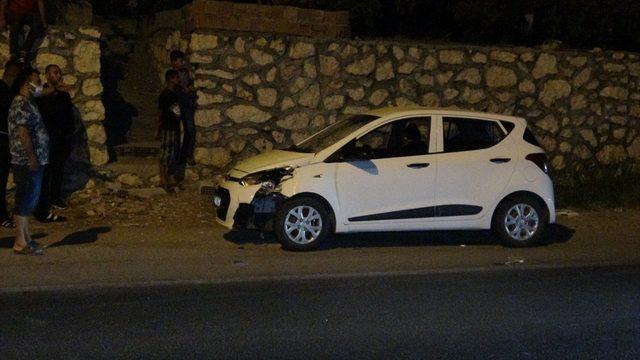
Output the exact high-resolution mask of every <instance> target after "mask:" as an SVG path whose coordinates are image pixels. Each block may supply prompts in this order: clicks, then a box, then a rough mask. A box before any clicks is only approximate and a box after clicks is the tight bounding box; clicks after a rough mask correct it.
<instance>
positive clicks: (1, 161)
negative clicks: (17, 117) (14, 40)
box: [0, 60, 22, 228]
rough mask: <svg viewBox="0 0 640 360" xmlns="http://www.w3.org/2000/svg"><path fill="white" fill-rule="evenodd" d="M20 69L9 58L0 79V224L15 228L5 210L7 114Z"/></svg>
mask: <svg viewBox="0 0 640 360" xmlns="http://www.w3.org/2000/svg"><path fill="white" fill-rule="evenodd" d="M20 69H22V64H20V63H19V62H17V61H15V60H9V61H7V63H6V64H5V65H4V75H3V76H2V80H0V226H2V227H5V228H15V227H16V225H15V224H14V223H13V220H12V219H11V217H10V216H9V212H8V211H7V180H8V178H9V171H11V153H10V151H9V133H8V129H7V128H8V126H9V125H8V123H7V121H8V119H7V118H8V116H9V107H10V106H11V101H12V100H13V93H12V91H11V86H12V85H13V81H14V80H15V79H16V77H17V76H18V73H19V72H20Z"/></svg>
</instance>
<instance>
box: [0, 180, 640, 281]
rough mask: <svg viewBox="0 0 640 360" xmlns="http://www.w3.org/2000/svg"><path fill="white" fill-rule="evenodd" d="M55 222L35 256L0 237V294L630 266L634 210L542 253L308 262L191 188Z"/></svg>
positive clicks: (582, 229)
mask: <svg viewBox="0 0 640 360" xmlns="http://www.w3.org/2000/svg"><path fill="white" fill-rule="evenodd" d="M143 197H144V196H143ZM60 214H62V215H64V216H67V217H68V221H67V222H66V223H55V224H42V223H38V222H37V221H35V220H34V221H32V230H33V232H34V237H35V238H37V240H38V241H39V242H40V243H41V244H43V245H45V246H47V248H46V249H45V255H44V256H39V257H25V256H17V255H14V254H13V253H12V252H11V247H12V244H13V239H14V232H13V230H7V229H3V230H1V232H0V267H2V268H3V271H2V272H0V292H2V291H5V292H6V291H14V292H15V291H26V290H29V289H31V290H33V289H42V288H50V287H54V288H55V287H65V288H66V287H77V286H80V287H87V286H89V287H96V286H97V287H101V286H138V285H140V284H149V283H157V282H161V283H166V282H168V283H207V282H228V281H239V280H243V279H244V280H247V279H256V278H258V279H260V278H265V277H266V278H285V279H287V278H295V277H318V276H320V277H321V276H349V275H350V274H359V275H361V274H381V273H384V274H389V273H390V274H396V273H413V272H440V271H462V270H464V271H469V269H480V270H491V269H509V268H516V267H518V268H521V267H534V268H535V267H545V268H546V267H574V266H594V265H611V264H640V241H639V240H640V236H639V235H638V234H639V233H640V209H636V208H618V209H615V208H614V209H600V210H583V209H572V211H561V212H560V215H559V216H558V224H557V225H556V226H554V227H553V228H552V229H551V232H550V236H549V242H548V243H547V244H545V245H543V246H537V247H532V248H524V249H514V248H508V247H505V246H503V245H502V244H501V243H500V242H498V241H497V240H496V238H495V237H494V236H493V235H492V234H491V233H490V232H488V231H449V232H440V231H439V232H414V233H366V234H348V235H339V236H335V237H333V238H332V239H329V241H327V242H325V243H324V244H321V246H320V248H319V249H318V250H317V251H314V252H307V253H296V252H289V251H284V250H283V249H282V248H281V247H280V245H279V244H278V243H277V242H276V240H275V238H274V236H273V235H271V234H268V233H267V234H261V233H260V232H257V231H242V232H229V231H227V230H226V229H224V228H222V227H221V226H219V225H218V224H217V223H216V222H215V220H214V219H215V217H214V208H213V205H212V203H211V198H210V196H204V195H200V194H199V193H198V189H197V188H195V187H191V188H189V189H187V190H185V191H181V192H179V193H177V194H164V195H159V196H153V197H151V198H148V199H147V198H139V197H136V196H131V195H125V194H123V193H122V192H118V191H111V190H108V188H106V187H104V186H96V187H94V188H92V189H88V190H85V191H83V192H79V193H76V194H74V195H73V197H72V198H71V201H70V208H69V209H68V210H65V211H62V212H60Z"/></svg>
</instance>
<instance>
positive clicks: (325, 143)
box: [286, 115, 378, 153]
mask: <svg viewBox="0 0 640 360" xmlns="http://www.w3.org/2000/svg"><path fill="white" fill-rule="evenodd" d="M375 119H378V117H377V116H374V115H354V116H351V117H349V118H347V119H344V120H342V121H339V122H337V123H335V124H333V125H331V126H329V127H328V128H326V129H324V130H321V131H320V132H318V133H316V134H314V135H313V136H311V137H310V138H308V139H306V140H304V141H303V142H301V143H299V144H296V145H294V146H291V147H290V148H288V149H286V150H289V151H296V152H304V153H317V152H319V151H320V150H323V149H326V148H327V147H329V146H331V145H333V144H334V143H336V142H337V141H339V140H341V139H343V138H344V137H345V136H347V135H349V134H351V133H352V132H354V131H356V130H358V129H359V128H361V127H362V126H364V125H366V124H368V123H369V122H371V121H373V120H375Z"/></svg>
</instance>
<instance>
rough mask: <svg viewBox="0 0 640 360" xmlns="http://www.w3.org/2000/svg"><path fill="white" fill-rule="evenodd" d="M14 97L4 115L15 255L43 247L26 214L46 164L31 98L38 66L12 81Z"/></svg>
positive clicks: (38, 88)
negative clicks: (13, 189)
mask: <svg viewBox="0 0 640 360" xmlns="http://www.w3.org/2000/svg"><path fill="white" fill-rule="evenodd" d="M13 90H14V93H16V94H17V95H16V97H15V98H14V99H13V101H12V102H11V107H10V108H9V117H8V130H9V131H8V132H9V147H10V152H11V165H12V167H13V174H14V175H13V176H14V180H15V183H16V196H15V207H14V210H13V215H14V223H15V224H16V240H15V242H14V244H13V252H14V253H15V254H19V255H42V254H43V249H42V247H41V246H40V245H38V244H37V243H36V242H35V241H34V240H33V239H32V238H31V232H30V231H29V217H30V216H31V214H32V213H33V211H34V210H35V208H36V206H37V205H38V200H39V198H40V188H41V186H42V176H43V174H44V171H45V169H46V166H47V164H49V134H47V130H46V128H45V126H44V122H43V121H42V116H41V115H40V111H38V106H37V105H36V104H35V103H34V98H36V97H39V96H41V95H42V82H41V80H40V73H39V72H38V70H35V69H31V68H26V69H24V70H22V71H21V72H20V74H18V77H17V78H16V80H15V82H14V84H13Z"/></svg>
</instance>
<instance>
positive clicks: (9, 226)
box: [0, 219, 16, 229]
mask: <svg viewBox="0 0 640 360" xmlns="http://www.w3.org/2000/svg"><path fill="white" fill-rule="evenodd" d="M0 226H2V227H4V228H7V229H15V228H16V224H14V223H13V220H11V219H7V220H5V221H3V222H2V224H0Z"/></svg>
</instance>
